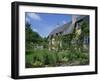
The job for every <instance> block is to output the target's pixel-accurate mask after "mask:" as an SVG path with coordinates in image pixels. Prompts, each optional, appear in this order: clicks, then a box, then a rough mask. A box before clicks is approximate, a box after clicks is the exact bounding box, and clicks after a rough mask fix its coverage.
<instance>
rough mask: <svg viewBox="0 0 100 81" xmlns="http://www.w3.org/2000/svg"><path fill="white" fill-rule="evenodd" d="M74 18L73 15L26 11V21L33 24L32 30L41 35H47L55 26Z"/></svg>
mask: <svg viewBox="0 0 100 81" xmlns="http://www.w3.org/2000/svg"><path fill="white" fill-rule="evenodd" d="M71 20H72V15H68V14H52V13H34V12H26V13H25V22H28V23H30V24H31V27H32V30H33V31H35V32H37V33H38V34H39V35H40V36H41V37H47V36H48V35H49V33H50V32H51V31H53V30H54V29H55V28H57V27H59V26H62V25H63V24H65V23H68V22H70V21H71Z"/></svg>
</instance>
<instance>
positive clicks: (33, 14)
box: [27, 13, 42, 21]
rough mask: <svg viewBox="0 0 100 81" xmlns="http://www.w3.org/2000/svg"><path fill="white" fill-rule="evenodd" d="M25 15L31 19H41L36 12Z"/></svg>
mask: <svg viewBox="0 0 100 81" xmlns="http://www.w3.org/2000/svg"><path fill="white" fill-rule="evenodd" d="M27 16H28V17H29V18H31V19H34V20H38V21H41V20H42V19H41V17H40V16H39V15H38V14H36V13H27Z"/></svg>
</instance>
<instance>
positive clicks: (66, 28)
mask: <svg viewBox="0 0 100 81" xmlns="http://www.w3.org/2000/svg"><path fill="white" fill-rule="evenodd" d="M84 21H85V22H87V23H88V32H89V16H87V15H86V16H85V15H84V16H83V15H81V16H72V20H71V21H70V22H68V23H65V24H63V25H62V26H58V27H57V28H56V29H54V30H53V31H52V32H51V33H50V34H49V36H48V41H49V50H59V48H62V47H63V44H62V43H63V39H62V37H63V36H64V37H65V38H68V35H70V34H72V33H73V32H74V30H75V34H76V35H75V37H74V39H72V40H70V42H71V43H74V42H75V40H76V41H78V40H79V36H80V35H81V34H82V32H84V31H83V30H82V23H83V22H84ZM83 39H84V41H83V43H84V44H89V35H86V36H84V38H83ZM65 43H67V42H65Z"/></svg>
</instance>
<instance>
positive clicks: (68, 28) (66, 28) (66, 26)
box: [49, 16, 89, 37]
mask: <svg viewBox="0 0 100 81" xmlns="http://www.w3.org/2000/svg"><path fill="white" fill-rule="evenodd" d="M84 18H85V19H89V18H88V16H79V17H77V19H76V22H78V21H80V20H83V19H84ZM74 27H75V24H72V21H70V22H68V23H66V24H64V25H62V26H60V27H57V28H56V29H54V30H53V31H52V32H51V33H50V34H49V37H51V36H52V35H53V36H54V35H56V34H57V33H60V32H61V33H62V35H66V34H70V33H72V32H73V29H74Z"/></svg>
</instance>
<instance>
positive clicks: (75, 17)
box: [72, 15, 77, 24]
mask: <svg viewBox="0 0 100 81" xmlns="http://www.w3.org/2000/svg"><path fill="white" fill-rule="evenodd" d="M76 19H77V16H76V15H72V24H75V22H76Z"/></svg>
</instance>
